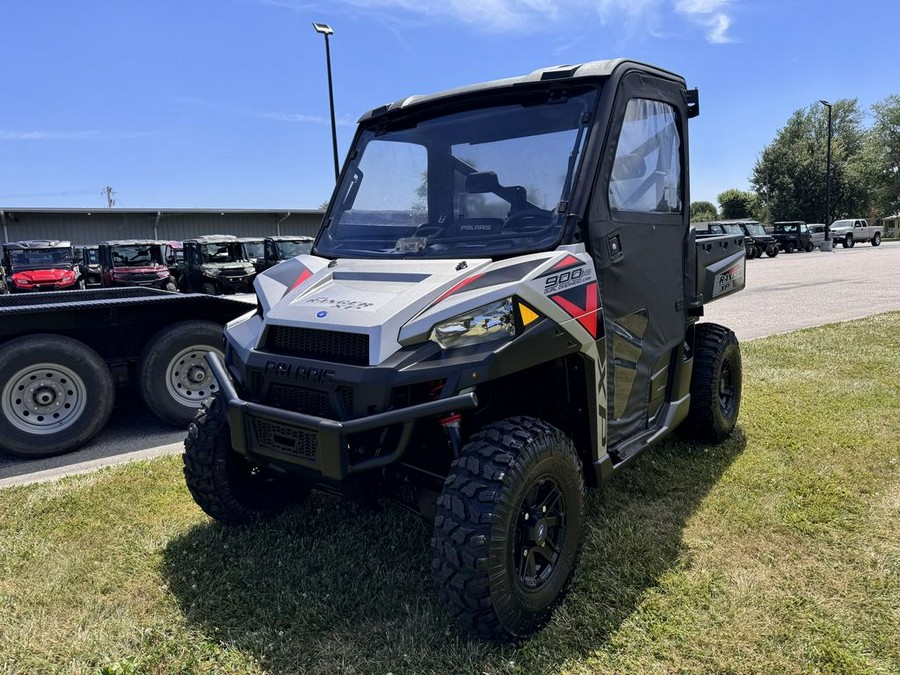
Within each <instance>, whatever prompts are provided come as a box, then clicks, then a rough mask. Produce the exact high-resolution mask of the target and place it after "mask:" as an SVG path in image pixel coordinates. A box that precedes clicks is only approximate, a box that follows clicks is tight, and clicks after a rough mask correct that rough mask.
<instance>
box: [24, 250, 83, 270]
mask: <svg viewBox="0 0 900 675" xmlns="http://www.w3.org/2000/svg"><path fill="white" fill-rule="evenodd" d="M71 264H72V250H71V249H68V248H30V249H26V250H18V251H9V265H10V267H12V268H13V269H28V268H31V269H40V268H48V267H60V266H66V265H71Z"/></svg>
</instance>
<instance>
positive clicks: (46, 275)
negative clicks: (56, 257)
mask: <svg viewBox="0 0 900 675" xmlns="http://www.w3.org/2000/svg"><path fill="white" fill-rule="evenodd" d="M12 280H13V281H14V282H15V283H26V284H58V283H60V282H61V281H63V280H66V281H69V282H72V281H74V280H75V278H74V275H73V273H72V270H70V269H65V268H55V269H49V270H26V271H24V272H15V273H14V274H13V275H12Z"/></svg>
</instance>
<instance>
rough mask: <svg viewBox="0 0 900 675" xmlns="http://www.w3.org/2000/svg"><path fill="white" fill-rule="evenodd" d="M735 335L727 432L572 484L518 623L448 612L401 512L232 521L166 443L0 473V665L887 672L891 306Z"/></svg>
mask: <svg viewBox="0 0 900 675" xmlns="http://www.w3.org/2000/svg"><path fill="white" fill-rule="evenodd" d="M742 349H743V355H744V401H743V406H742V409H741V417H740V420H739V427H738V430H737V432H736V433H735V434H734V435H733V437H732V438H731V439H729V441H727V442H726V443H725V444H723V445H721V446H717V447H713V446H703V445H689V444H685V443H681V442H677V441H672V442H667V443H665V444H663V445H661V446H659V447H657V448H654V449H652V450H650V451H648V452H646V453H644V454H643V455H642V456H641V457H640V458H638V459H637V460H636V461H635V463H634V464H633V465H632V466H630V467H628V468H627V469H625V470H624V471H623V472H622V473H621V474H620V475H619V476H617V477H616V478H615V479H613V480H612V481H611V482H610V483H609V484H608V485H607V486H605V487H604V489H603V490H601V491H594V492H592V493H591V495H590V497H589V501H588V528H587V531H586V544H585V551H584V557H583V560H582V563H581V567H580V568H579V572H578V574H577V576H576V581H575V584H574V586H573V588H572V592H571V593H570V595H569V596H568V598H567V600H566V601H565V602H564V603H563V605H562V606H561V608H560V610H559V611H558V612H557V613H556V615H555V617H554V619H553V620H552V622H551V623H550V625H549V626H548V627H547V628H546V629H545V630H544V631H542V632H541V633H539V634H538V635H537V636H536V637H534V638H533V639H531V640H529V641H526V642H523V643H521V644H519V645H506V646H497V645H493V644H487V643H483V642H479V641H476V640H473V639H470V638H468V637H467V636H466V635H464V634H462V633H461V632H460V631H459V630H457V628H456V627H455V625H454V624H453V623H452V622H450V621H449V620H448V619H447V618H446V616H445V614H444V610H443V608H442V606H441V605H439V604H438V602H437V600H436V594H435V592H434V589H433V588H432V581H431V578H430V569H429V568H430V544H429V538H430V528H429V526H428V524H427V523H425V522H423V521H422V520H420V519H419V518H417V517H416V516H414V515H411V514H409V513H407V512H405V511H402V510H401V509H399V508H396V507H394V506H391V505H387V506H386V507H385V509H384V511H382V512H381V513H371V512H368V511H363V510H361V509H360V508H358V507H356V506H353V505H349V504H346V503H344V502H342V501H340V500H338V499H336V498H334V497H330V496H316V497H314V498H313V499H312V500H310V502H308V503H307V504H305V505H304V506H302V507H299V508H296V509H294V510H293V511H290V512H289V513H286V514H285V515H283V516H282V517H281V518H279V519H278V520H276V521H275V522H273V523H271V524H268V525H266V526H262V527H258V528H256V529H249V530H239V529H229V528H226V527H222V526H220V525H218V524H216V523H214V522H212V521H210V520H209V519H208V518H207V517H205V516H204V515H203V513H202V512H201V511H200V510H199V508H197V507H196V506H195V505H194V504H193V502H192V501H191V498H190V496H189V495H188V492H187V489H186V488H185V486H184V483H183V480H182V477H181V460H180V458H178V457H165V458H162V459H157V460H153V461H149V462H141V463H136V464H131V465H127V466H123V467H117V468H114V469H109V470H105V471H100V472H97V473H93V474H90V475H82V476H75V477H71V478H67V479H64V480H61V481H59V482H55V483H46V484H41V485H32V486H27V487H19V488H10V489H6V490H3V491H2V492H0V672H4V671H5V672H11V673H44V672H60V673H89V672H103V673H132V672H134V673H194V672H200V673H219V672H225V673H244V672H300V673H382V674H385V673H389V672H390V673H395V674H396V675H400V674H401V673H430V672H434V673H491V674H492V673H527V674H531V673H556V672H563V673H599V672H603V673H606V672H609V673H623V672H632V673H669V672H702V673H710V672H718V673H745V672H766V673H810V672H834V673H897V672H900V637H898V635H900V526H898V524H897V523H898V518H897V516H898V511H900V480H898V477H900V476H898V474H900V450H898V445H900V313H893V314H887V315H882V316H878V317H874V318H870V319H865V320H861V321H855V322H852V323H846V324H840V325H833V326H826V327H823V328H815V329H810V330H805V331H801V332H798V333H793V334H790V335H784V336H778V337H774V338H769V339H766V340H759V341H755V342H750V343H747V344H744V345H743V346H742Z"/></svg>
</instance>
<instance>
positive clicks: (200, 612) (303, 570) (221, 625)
mask: <svg viewBox="0 0 900 675" xmlns="http://www.w3.org/2000/svg"><path fill="white" fill-rule="evenodd" d="M744 446H745V439H744V436H743V434H742V432H741V430H740V429H738V430H737V431H736V432H735V433H734V434H733V435H732V437H731V438H730V439H729V440H728V441H727V442H726V443H724V444H722V445H720V446H717V447H710V446H702V445H690V444H686V443H682V442H678V441H670V442H667V443H665V444H663V445H661V446H660V447H658V448H656V449H652V450H650V451H648V452H647V453H644V455H643V456H641V457H639V458H638V459H637V460H636V461H635V463H634V464H633V465H632V466H630V467H628V468H626V469H625V470H623V471H622V473H621V474H620V475H619V476H617V477H616V478H614V479H613V480H612V481H611V482H610V483H609V484H607V485H606V486H604V488H603V489H602V490H600V491H592V492H591V493H589V497H588V509H587V510H588V517H587V524H588V525H587V528H586V532H585V546H584V557H583V559H582V562H581V566H580V568H579V571H578V574H577V576H576V582H575V584H574V586H573V588H572V591H571V592H570V594H569V596H568V597H567V599H566V601H565V602H564V603H563V605H562V606H561V607H560V608H559V610H558V611H557V614H556V616H555V618H554V620H553V621H552V622H551V623H550V625H549V626H548V627H547V628H546V629H545V630H543V631H542V632H541V633H539V634H538V635H537V636H535V637H534V638H532V639H531V640H528V641H525V642H523V643H521V644H519V645H493V644H488V643H483V642H480V641H478V640H475V639H471V638H469V637H468V636H467V635H465V634H463V633H462V632H461V631H460V630H459V629H457V627H456V626H455V625H454V624H453V623H452V622H451V621H450V620H449V619H448V617H447V616H446V615H445V613H444V610H443V607H442V606H441V605H440V603H439V602H438V600H437V597H436V593H435V592H434V588H433V585H432V581H431V572H430V558H431V547H430V535H431V533H430V526H429V525H428V524H427V523H426V522H424V521H423V520H421V519H420V518H418V517H417V516H415V515H413V514H410V513H408V512H406V511H404V510H402V509H400V508H399V507H395V506H392V505H389V506H387V507H386V508H385V510H384V511H382V512H380V513H372V512H368V511H363V510H360V509H359V508H358V507H356V506H354V505H352V504H348V503H346V502H344V501H342V500H340V499H338V498H336V497H332V496H328V495H314V496H313V497H312V498H311V499H310V501H308V502H307V503H306V504H304V505H303V506H300V507H297V508H295V509H293V510H291V511H290V512H288V513H286V514H284V515H283V516H281V517H280V518H278V519H277V520H275V521H274V522H272V523H269V524H266V525H263V526H259V527H257V528H252V529H232V528H227V527H223V526H220V525H218V524H216V523H212V522H210V523H206V524H203V525H200V526H197V527H195V528H194V529H192V530H191V531H189V532H188V533H186V534H185V535H184V536H182V537H181V538H179V539H176V540H174V541H172V542H171V543H170V544H169V545H168V546H167V548H166V550H165V554H164V563H163V564H164V570H163V572H164V574H165V576H166V579H167V582H168V585H169V587H170V589H171V590H172V592H173V593H174V595H175V597H176V598H177V600H178V602H179V603H180V605H181V608H182V610H183V612H184V614H185V616H186V618H187V619H188V621H189V622H191V623H192V624H194V625H195V626H196V627H198V628H199V629H200V630H201V631H202V632H203V633H204V634H205V635H206V636H207V637H208V638H209V639H210V640H212V641H214V642H217V643H219V644H221V645H222V646H224V647H228V648H234V649H239V650H242V651H245V652H249V653H250V654H252V655H253V656H255V657H256V658H258V659H260V660H261V661H262V664H263V665H264V667H267V668H271V669H272V670H274V671H276V672H285V671H287V672H342V673H355V672H380V673H387V672H395V673H400V672H454V673H457V672H459V673H462V672H477V673H481V672H488V673H493V672H503V671H508V670H515V671H517V672H528V673H536V672H546V671H553V670H557V669H559V668H560V666H561V665H562V664H564V663H566V662H568V663H572V662H575V661H577V660H578V659H580V658H583V657H585V656H587V655H589V654H590V653H591V652H593V651H594V650H598V649H603V648H604V646H605V644H606V642H607V641H608V639H609V637H610V636H611V635H612V634H613V633H615V631H616V630H617V629H618V628H619V627H620V626H621V624H622V622H623V621H624V620H626V619H627V617H628V616H629V615H630V614H632V613H633V612H634V611H635V609H636V607H637V606H638V605H639V603H640V602H641V598H642V597H643V596H644V595H645V593H646V592H647V591H648V590H651V589H653V588H655V587H657V585H658V583H659V579H660V577H661V576H662V575H663V574H665V573H666V572H667V571H668V570H670V569H672V568H673V567H674V566H676V565H680V564H684V563H685V561H684V560H683V546H682V531H683V529H684V526H685V523H686V522H687V520H688V519H689V518H690V516H691V515H692V514H693V513H694V512H695V511H696V509H697V508H698V506H699V505H700V503H701V502H702V501H703V499H704V498H705V497H706V495H707V494H708V493H709V491H710V490H711V489H712V488H713V486H714V485H715V484H716V482H717V481H718V480H719V478H720V477H721V475H722V474H723V472H724V471H725V470H726V469H727V468H728V466H729V465H730V464H731V462H732V461H733V460H734V458H735V457H736V456H737V455H738V454H739V453H740V452H741V451H742V450H743V448H744Z"/></svg>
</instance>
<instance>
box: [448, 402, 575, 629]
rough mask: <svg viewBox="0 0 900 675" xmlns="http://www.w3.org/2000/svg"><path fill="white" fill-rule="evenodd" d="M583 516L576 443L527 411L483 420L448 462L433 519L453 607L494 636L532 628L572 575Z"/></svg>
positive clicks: (541, 621) (465, 619) (469, 622)
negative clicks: (501, 417)
mask: <svg viewBox="0 0 900 675" xmlns="http://www.w3.org/2000/svg"><path fill="white" fill-rule="evenodd" d="M583 518H584V478H583V475H582V468H581V461H580V460H579V458H578V454H577V452H576V451H575V447H574V446H573V445H572V441H570V440H569V439H568V438H567V437H566V436H565V435H564V434H563V433H562V432H560V431H559V430H558V429H556V428H554V427H553V426H551V425H550V424H547V423H546V422H543V421H541V420H538V419H535V418H531V417H512V418H509V419H506V420H502V421H499V422H493V423H491V424H489V425H487V426H486V427H484V428H483V429H482V430H481V431H480V432H478V433H477V434H475V435H474V436H472V438H471V440H470V441H469V442H468V443H467V444H466V446H465V447H464V448H463V449H462V453H461V455H460V457H459V458H458V459H455V460H454V461H453V463H452V465H451V469H450V474H449V475H448V476H447V479H446V480H445V481H444V489H443V492H442V494H441V496H440V498H439V499H438V503H437V514H436V516H435V519H434V558H433V562H432V568H433V571H434V576H435V580H436V582H437V584H438V586H439V588H440V593H441V596H442V598H443V600H444V601H445V602H446V603H447V606H448V608H449V610H450V613H451V614H452V615H453V616H454V617H455V618H457V619H458V620H459V621H460V622H462V623H463V624H464V625H465V626H466V627H467V628H468V629H469V630H471V631H472V632H474V633H475V634H477V635H479V636H481V637H483V638H487V639H491V640H509V639H511V638H517V637H524V636H527V635H530V634H532V633H534V632H535V631H537V630H538V629H539V628H540V627H541V626H543V625H544V624H545V623H546V622H547V621H548V620H549V618H550V616H551V614H552V612H553V610H554V608H555V607H556V606H557V605H558V604H559V602H560V601H561V600H562V598H563V597H564V595H565V593H566V591H567V589H568V587H569V584H570V582H571V580H572V576H573V574H574V572H575V567H576V564H577V561H578V555H579V552H580V547H581V529H582V521H583Z"/></svg>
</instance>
